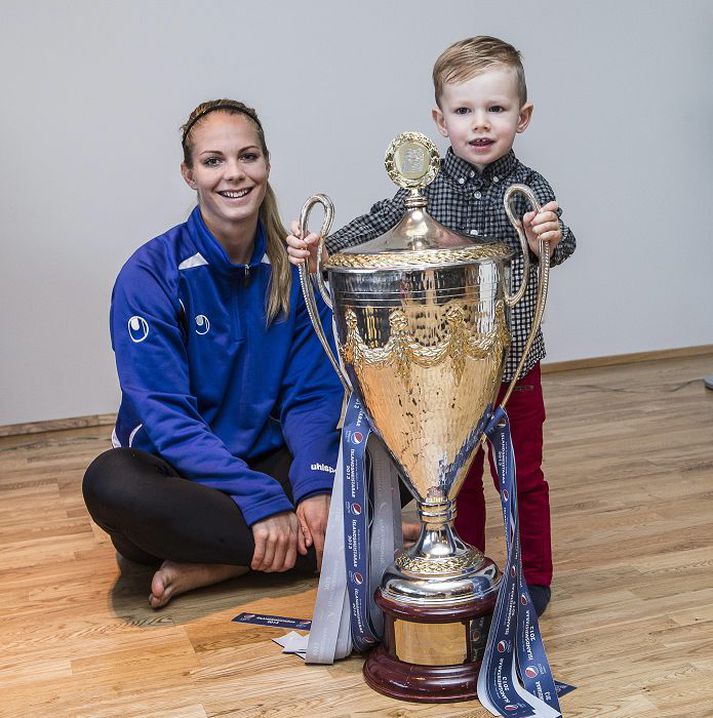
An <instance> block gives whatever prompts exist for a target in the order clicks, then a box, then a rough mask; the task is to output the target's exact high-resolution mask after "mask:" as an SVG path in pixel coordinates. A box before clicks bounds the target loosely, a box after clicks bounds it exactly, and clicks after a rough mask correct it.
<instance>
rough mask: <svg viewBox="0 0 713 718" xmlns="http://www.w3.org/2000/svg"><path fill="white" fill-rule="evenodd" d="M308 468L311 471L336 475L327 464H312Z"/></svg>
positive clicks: (334, 470) (335, 471)
mask: <svg viewBox="0 0 713 718" xmlns="http://www.w3.org/2000/svg"><path fill="white" fill-rule="evenodd" d="M309 468H310V469H312V471H326V472H327V473H328V474H336V473H337V470H336V469H333V468H332V467H331V466H329V465H327V464H320V463H317V464H312V465H311V466H310V467H309Z"/></svg>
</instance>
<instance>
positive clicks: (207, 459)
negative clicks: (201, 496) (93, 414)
mask: <svg viewBox="0 0 713 718" xmlns="http://www.w3.org/2000/svg"><path fill="white" fill-rule="evenodd" d="M265 245H266V240H265V234H264V231H263V228H262V226H261V225H259V226H258V231H257V234H256V238H255V250H254V252H253V256H252V258H251V260H250V264H249V265H235V264H232V263H231V262H230V260H229V258H228V256H227V254H226V253H225V250H224V249H223V248H222V246H221V245H220V244H219V243H218V241H217V240H216V239H215V237H213V235H212V234H211V233H210V231H209V230H208V228H207V227H206V225H205V223H204V222H203V219H202V217H201V214H200V211H199V209H198V208H196V209H195V210H194V211H193V212H192V213H191V215H190V217H189V218H188V221H187V222H186V223H184V224H181V225H178V226H177V227H174V228H173V229H171V230H169V231H168V232H166V233H165V234H162V235H161V236H159V237H156V238H155V239H153V240H151V241H150V242H147V243H146V244H145V245H143V246H142V247H141V248H139V249H138V250H137V251H136V252H135V253H134V255H133V256H132V257H131V258H130V259H129V260H128V261H127V263H126V264H125V265H124V267H123V268H122V270H121V272H120V273H119V276H118V278H117V280H116V284H115V286H114V291H113V293H112V304H111V336H112V346H113V348H114V352H115V355H116V363H117V368H118V372H119V382H120V384H121V391H122V399H121V407H120V409H119V414H118V418H117V423H116V429H115V432H114V444H115V446H132V447H134V448H137V449H142V450H144V451H148V452H150V453H152V454H156V455H158V456H161V457H162V458H163V459H165V460H166V461H168V462H169V463H170V464H171V465H172V466H173V467H174V468H175V469H176V471H177V472H178V473H179V474H180V475H181V476H184V477H185V478H187V479H191V480H193V481H196V482H198V483H200V484H204V485H205V486H210V487H213V488H216V489H219V490H220V491H223V492H225V493H226V494H228V495H230V496H231V497H232V498H233V500H234V501H235V502H236V504H237V505H238V507H239V508H240V510H241V511H242V513H243V516H244V518H245V520H246V522H247V523H248V524H249V525H252V524H253V523H255V522H256V521H260V520H262V519H264V518H267V517H268V516H270V515H272V514H275V513H278V512H281V511H289V510H293V508H294V507H293V505H292V503H291V502H290V501H289V499H288V498H287V496H286V495H285V493H284V491H283V490H282V488H281V486H280V484H279V483H278V482H277V481H276V480H275V479H273V478H272V477H270V476H267V475H266V474H262V473H259V472H256V471H252V470H251V469H250V468H249V467H248V465H247V463H246V461H249V460H250V459H252V458H254V457H258V456H261V455H263V454H265V453H266V452H269V451H272V450H274V449H277V448H279V447H281V446H284V445H285V444H286V445H287V447H288V448H289V450H290V452H291V453H292V455H293V457H294V460H293V463H292V467H291V469H290V482H291V485H292V490H293V495H294V499H295V501H296V502H299V501H300V500H302V499H303V498H306V497H308V496H309V495H311V494H315V493H319V492H327V491H330V490H331V488H332V480H333V477H334V467H335V465H336V460H337V451H338V432H337V428H336V426H337V422H338V419H339V413H340V409H341V402H342V388H341V384H340V383H339V380H338V378H337V376H336V375H335V373H334V370H333V369H332V367H331V365H330V364H329V362H328V360H327V358H326V356H325V355H324V351H323V349H322V347H321V345H320V343H319V341H318V339H317V336H316V335H315V333H314V330H313V329H312V325H311V323H310V320H309V316H308V314H307V309H306V307H305V304H304V301H303V299H302V295H301V292H300V288H299V280H298V277H297V271H296V269H295V268H293V281H292V294H291V304H290V314H289V316H288V317H287V318H284V317H282V316H281V317H278V318H277V319H276V320H275V321H273V323H272V324H271V325H270V326H269V327H266V325H265V300H266V295H267V291H268V282H269V279H270V273H271V265H270V263H269V261H268V259H267V255H266V254H265ZM318 302H319V305H320V312H321V313H322V315H323V320H324V322H323V324H324V326H325V330H326V331H327V332H328V336H329V338H330V341H333V339H332V335H331V318H330V316H329V310H328V309H327V307H326V306H325V305H324V303H323V302H322V301H321V299H318Z"/></svg>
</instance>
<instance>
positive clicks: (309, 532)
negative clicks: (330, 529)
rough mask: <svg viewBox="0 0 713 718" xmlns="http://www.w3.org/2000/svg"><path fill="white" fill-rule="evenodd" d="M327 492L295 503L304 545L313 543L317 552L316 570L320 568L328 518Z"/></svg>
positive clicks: (328, 497)
mask: <svg viewBox="0 0 713 718" xmlns="http://www.w3.org/2000/svg"><path fill="white" fill-rule="evenodd" d="M330 500H331V497H330V495H329V494H319V495H317V496H310V497H309V498H308V499H304V501H300V503H299V504H298V505H297V518H298V519H299V522H300V528H301V529H302V534H303V536H304V541H305V546H307V547H308V546H312V545H314V550H315V553H316V554H317V570H318V571H319V570H321V568H322V554H323V553H324V536H325V534H326V532H327V519H328V518H329V503H330Z"/></svg>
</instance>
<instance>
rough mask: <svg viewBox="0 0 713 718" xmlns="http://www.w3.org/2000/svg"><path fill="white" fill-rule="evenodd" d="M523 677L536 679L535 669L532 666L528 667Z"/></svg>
mask: <svg viewBox="0 0 713 718" xmlns="http://www.w3.org/2000/svg"><path fill="white" fill-rule="evenodd" d="M525 675H526V676H527V677H528V678H537V668H535V667H534V666H528V667H527V668H526V669H525Z"/></svg>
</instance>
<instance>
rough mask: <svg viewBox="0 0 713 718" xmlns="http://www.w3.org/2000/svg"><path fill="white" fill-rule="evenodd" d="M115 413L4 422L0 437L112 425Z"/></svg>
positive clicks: (0, 429)
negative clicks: (24, 421)
mask: <svg viewBox="0 0 713 718" xmlns="http://www.w3.org/2000/svg"><path fill="white" fill-rule="evenodd" d="M115 421H116V414H89V415H87V416H74V417H70V418H69V419H50V420H48V421H31V422H28V423H26V424H5V426H0V437H3V436H18V435H21V434H40V433H41V432H43V431H61V430H62V429H84V428H86V427H90V426H113V425H114V422H115Z"/></svg>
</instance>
